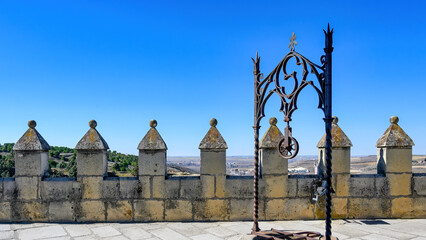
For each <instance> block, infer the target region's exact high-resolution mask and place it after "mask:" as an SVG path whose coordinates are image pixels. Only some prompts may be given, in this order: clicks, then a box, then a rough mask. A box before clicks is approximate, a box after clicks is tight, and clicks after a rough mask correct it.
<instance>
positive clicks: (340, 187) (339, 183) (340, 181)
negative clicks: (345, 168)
mask: <svg viewBox="0 0 426 240" xmlns="http://www.w3.org/2000/svg"><path fill="white" fill-rule="evenodd" d="M333 177H334V178H333V179H334V180H335V181H334V182H335V183H336V185H335V186H334V191H335V192H336V196H338V197H347V196H349V185H350V178H351V175H350V174H336V175H335V176H333Z"/></svg>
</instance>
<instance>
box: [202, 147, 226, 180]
mask: <svg viewBox="0 0 426 240" xmlns="http://www.w3.org/2000/svg"><path fill="white" fill-rule="evenodd" d="M200 157H201V159H200V174H201V175H204V174H205V175H225V174H226V151H225V149H223V150H201V152H200Z"/></svg>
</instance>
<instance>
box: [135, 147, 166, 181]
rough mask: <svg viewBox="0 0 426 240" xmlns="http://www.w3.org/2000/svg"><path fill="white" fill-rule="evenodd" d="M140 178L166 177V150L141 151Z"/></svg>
mask: <svg viewBox="0 0 426 240" xmlns="http://www.w3.org/2000/svg"><path fill="white" fill-rule="evenodd" d="M138 169H139V175H140V176H166V171H167V167H166V150H158V151H145V150H139V168H138Z"/></svg>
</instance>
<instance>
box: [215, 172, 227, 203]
mask: <svg viewBox="0 0 426 240" xmlns="http://www.w3.org/2000/svg"><path fill="white" fill-rule="evenodd" d="M227 182H228V180H227V179H226V176H225V175H217V176H215V183H216V189H215V191H216V193H215V194H216V197H217V198H224V197H225V196H227V193H226V191H227Z"/></svg>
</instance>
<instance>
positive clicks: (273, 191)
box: [262, 175, 287, 198]
mask: <svg viewBox="0 0 426 240" xmlns="http://www.w3.org/2000/svg"><path fill="white" fill-rule="evenodd" d="M262 179H263V181H264V183H265V193H264V197H265V198H283V197H285V196H286V195H287V175H281V176H280V175H278V176H267V175H266V176H263V178H262Z"/></svg>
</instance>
